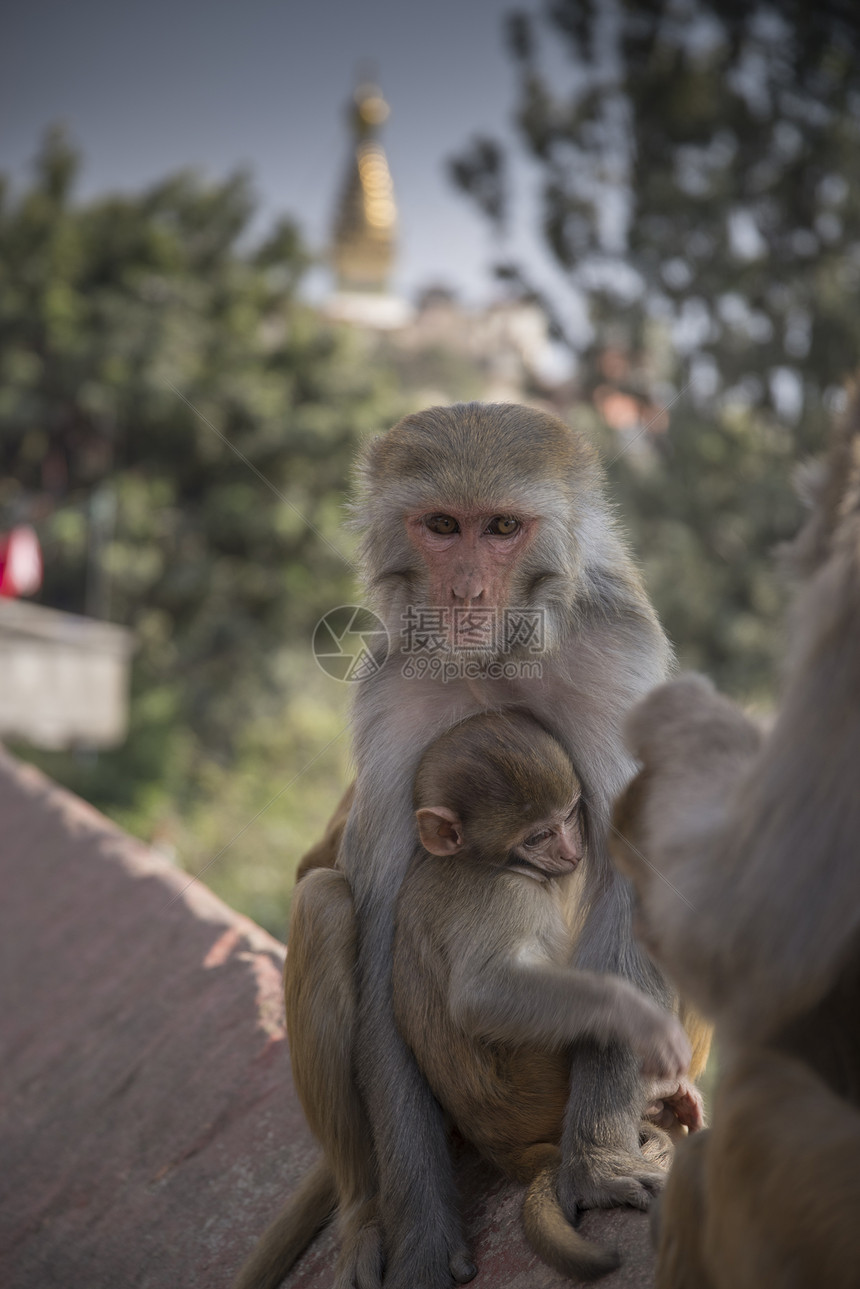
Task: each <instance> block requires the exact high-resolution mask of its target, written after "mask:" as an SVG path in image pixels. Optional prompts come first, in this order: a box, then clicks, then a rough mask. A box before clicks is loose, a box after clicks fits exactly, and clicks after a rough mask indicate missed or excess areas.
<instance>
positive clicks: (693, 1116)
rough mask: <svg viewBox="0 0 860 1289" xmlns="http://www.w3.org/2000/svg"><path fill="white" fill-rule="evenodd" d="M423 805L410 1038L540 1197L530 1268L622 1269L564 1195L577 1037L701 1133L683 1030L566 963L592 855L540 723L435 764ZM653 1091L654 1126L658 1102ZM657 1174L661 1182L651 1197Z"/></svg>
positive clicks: (438, 748)
mask: <svg viewBox="0 0 860 1289" xmlns="http://www.w3.org/2000/svg"><path fill="white" fill-rule="evenodd" d="M413 801H414V806H415V812H416V820H417V824H418V831H419V836H420V840H421V848H420V849H418V850H417V852H416V854H415V856H414V857H413V860H412V864H411V866H410V868H409V871H408V873H407V876H406V878H405V880H404V882H403V885H402V887H401V891H400V895H399V900H398V905H397V918H396V934H395V942H394V963H393V986H394V1011H395V1019H396V1021H397V1025H398V1028H399V1029H400V1032H401V1034H402V1036H403V1038H404V1040H405V1041H406V1043H407V1044H408V1045H409V1047H410V1048H411V1049H412V1052H413V1054H414V1056H415V1059H416V1061H417V1062H418V1065H419V1066H420V1068H421V1070H422V1072H423V1074H424V1076H425V1078H426V1079H427V1081H428V1083H429V1084H430V1086H431V1088H432V1090H433V1093H434V1095H435V1096H436V1098H437V1100H438V1101H439V1102H440V1104H441V1105H442V1106H443V1108H444V1109H445V1111H446V1112H447V1114H448V1115H449V1117H450V1119H451V1120H452V1121H453V1123H454V1124H455V1125H456V1126H457V1128H458V1129H459V1131H460V1132H461V1133H462V1135H463V1136H464V1137H466V1138H467V1139H468V1140H469V1141H471V1142H472V1143H473V1145H474V1146H476V1147H477V1149H478V1150H479V1151H480V1152H481V1154H482V1155H483V1156H484V1157H485V1158H487V1159H488V1160H490V1161H491V1162H492V1163H493V1164H495V1165H496V1166H497V1167H498V1168H499V1169H501V1170H502V1172H504V1173H505V1174H506V1175H507V1176H509V1177H512V1178H514V1179H516V1180H519V1181H522V1182H526V1183H528V1184H529V1186H528V1191H527V1193H526V1198H525V1202H524V1207H523V1224H524V1228H525V1233H526V1237H527V1239H528V1240H529V1243H530V1244H531V1245H532V1247H533V1248H534V1250H535V1252H536V1253H537V1254H538V1255H539V1256H540V1257H541V1258H543V1260H544V1261H545V1262H547V1263H549V1265H550V1266H552V1267H553V1268H555V1269H556V1270H557V1271H560V1272H561V1273H562V1274H564V1275H568V1276H572V1277H574V1278H579V1279H595V1278H596V1277H598V1276H600V1275H603V1274H605V1273H606V1272H608V1271H610V1270H612V1269H613V1268H614V1267H616V1266H617V1265H618V1255H617V1253H615V1252H614V1251H610V1250H603V1249H600V1248H598V1247H596V1246H595V1245H593V1244H591V1243H589V1242H588V1241H587V1240H585V1239H584V1238H583V1237H582V1236H581V1235H579V1234H578V1232H576V1231H575V1230H574V1229H573V1227H572V1226H571V1225H570V1222H571V1221H572V1220H573V1219H574V1218H575V1217H576V1213H575V1212H571V1213H568V1212H565V1211H564V1210H563V1208H562V1205H561V1204H560V1202H559V1200H558V1198H557V1195H556V1184H555V1183H556V1174H557V1172H558V1168H559V1165H560V1164H561V1151H560V1148H559V1143H560V1141H561V1138H562V1121H563V1118H564V1111H565V1105H566V1102H567V1099H568V1095H569V1090H570V1074H571V1046H572V1044H573V1043H574V1042H575V1041H576V1040H577V1039H580V1038H587V1039H590V1040H592V1041H597V1042H598V1043H603V1044H609V1043H611V1042H613V1041H620V1042H626V1043H629V1044H630V1045H631V1046H632V1047H633V1049H634V1051H635V1052H636V1053H637V1054H638V1056H639V1058H640V1061H641V1070H642V1073H643V1075H645V1076H646V1077H647V1078H650V1079H653V1080H655V1081H657V1082H658V1083H660V1084H665V1085H666V1086H665V1087H663V1088H661V1092H660V1095H662V1097H663V1107H662V1108H663V1111H664V1114H665V1112H666V1110H667V1108H668V1109H669V1110H670V1111H671V1115H673V1116H674V1118H675V1120H676V1121H677V1122H679V1123H681V1124H683V1125H685V1126H687V1127H688V1128H690V1129H695V1128H698V1127H700V1126H701V1124H702V1112H701V1099H700V1098H699V1096H698V1093H697V1092H696V1090H695V1088H693V1087H692V1085H690V1084H689V1083H686V1082H684V1081H683V1080H682V1075H683V1074H684V1071H685V1070H686V1069H687V1066H688V1064H689V1061H690V1054H691V1053H690V1046H689V1043H688V1041H687V1037H686V1035H685V1033H684V1031H683V1029H682V1028H681V1025H680V1023H679V1022H678V1020H677V1019H676V1018H675V1017H674V1016H673V1015H672V1014H671V1013H669V1012H668V1011H666V1010H664V1009H663V1008H662V1007H660V1006H658V1005H657V1004H656V1003H654V1002H652V1001H651V1000H650V999H649V998H647V997H646V995H645V994H643V993H641V992H640V991H639V990H638V989H636V988H634V987H633V986H632V985H630V984H628V983H627V982H626V981H625V980H623V979H622V978H621V977H620V976H613V975H604V974H600V973H597V972H590V971H583V970H578V969H576V968H575V967H574V966H572V965H571V960H572V958H573V952H574V946H575V939H576V931H577V929H578V926H577V924H576V909H577V906H578V904H580V903H581V897H582V892H581V889H579V888H580V883H581V878H582V874H581V873H577V868H578V866H579V864H580V862H581V861H582V859H583V857H584V854H585V848H586V821H585V818H584V812H583V802H582V796H581V787H580V784H579V780H578V778H577V776H576V774H575V772H574V769H573V766H572V765H571V763H570V761H569V759H568V757H567V755H566V753H565V752H564V750H563V749H562V747H561V746H560V744H559V743H557V742H556V741H555V739H553V738H552V737H551V736H550V735H549V734H548V733H547V732H546V731H545V730H544V729H543V728H542V727H541V726H540V725H539V724H538V723H537V722H536V721H535V720H534V719H533V718H532V717H531V716H529V715H527V714H526V713H525V712H520V711H516V710H512V711H507V712H505V713H492V712H483V713H480V714H479V715H477V716H472V717H470V718H469V719H467V720H465V721H463V722H462V723H461V724H459V725H456V726H454V727H453V728H452V729H451V730H449V731H448V733H446V734H444V735H443V736H442V737H441V738H439V739H438V740H437V741H436V742H435V743H433V744H432V745H431V746H430V747H429V748H428V750H427V751H426V752H425V753H424V756H423V758H422V760H421V763H420V765H419V768H418V772H417V775H416V778H415V787H414V794H413ZM647 1099H648V1098H647V1094H646V1091H645V1085H644V1084H643V1111H644V1110H645V1104H646V1101H647ZM662 1180H663V1179H662V1175H661V1174H660V1172H659V1170H658V1169H656V1168H655V1170H654V1178H653V1184H654V1188H655V1189H656V1188H657V1187H658V1186H659V1185H660V1183H661V1181H662Z"/></svg>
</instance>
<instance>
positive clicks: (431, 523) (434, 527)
mask: <svg viewBox="0 0 860 1289" xmlns="http://www.w3.org/2000/svg"><path fill="white" fill-rule="evenodd" d="M424 524H425V526H426V527H427V528H429V529H430V531H431V533H440V534H441V535H442V536H443V537H450V536H451V534H452V533H458V532H459V531H460V525H459V524H458V523H457V521H456V519H454V518H452V516H451V515H428V516H427V518H426V519H425V520H424Z"/></svg>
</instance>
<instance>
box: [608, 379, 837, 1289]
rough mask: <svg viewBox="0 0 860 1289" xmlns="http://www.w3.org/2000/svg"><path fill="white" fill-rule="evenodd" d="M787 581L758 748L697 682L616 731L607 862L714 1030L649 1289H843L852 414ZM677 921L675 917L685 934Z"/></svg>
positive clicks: (749, 730)
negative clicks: (776, 664)
mask: <svg viewBox="0 0 860 1289" xmlns="http://www.w3.org/2000/svg"><path fill="white" fill-rule="evenodd" d="M796 566H797V568H798V569H799V570H800V571H802V572H803V573H804V574H805V575H806V578H807V581H806V584H805V585H804V586H803V588H802V589H801V592H800V594H799V596H798V599H797V603H796V606H795V609H794V611H793V614H792V617H791V641H792V648H791V652H790V656H789V665H788V668H787V673H786V681H785V686H784V694H783V699H782V703H781V706H780V710H779V714H778V717H777V720H776V723H775V725H774V727H773V730H772V731H771V733H770V734H769V735H768V736H767V737H766V738H764V739H762V738H761V737H760V736H759V734H758V733H757V731H756V730H755V729H754V728H753V727H752V725H751V724H750V722H749V721H747V720H746V718H745V717H744V716H743V715H742V714H741V713H740V712H739V711H737V709H735V708H733V707H732V705H731V704H730V703H728V702H727V701H726V700H725V699H722V698H720V697H719V696H718V695H716V694H715V693H714V691H713V689H712V688H711V687H710V686H709V685H707V683H706V682H703V681H701V680H698V679H696V678H687V679H684V680H681V681H678V682H676V683H675V684H674V685H670V686H667V687H664V688H663V689H660V690H657V691H656V692H655V693H654V694H652V695H650V696H649V698H648V699H647V700H646V701H645V702H644V703H643V704H641V705H640V707H639V708H638V709H637V710H636V711H635V712H634V714H633V716H632V718H631V721H630V731H631V739H632V746H633V750H634V752H635V754H636V755H637V757H638V758H639V760H640V761H641V762H642V763H643V768H642V770H641V772H640V774H639V775H638V776H637V778H636V779H635V780H634V782H633V783H632V784H631V785H630V787H629V788H628V789H627V790H626V792H625V793H624V794H623V795H622V796H621V798H620V800H619V803H618V806H617V810H616V815H615V828H616V837H615V841H614V842H613V854H614V857H615V859H616V862H617V863H618V864H619V866H620V867H621V868H622V870H623V871H624V872H625V873H627V874H628V875H629V876H631V877H632V878H633V880H634V881H635V883H636V885H637V890H638V895H639V912H638V924H639V926H640V928H641V930H642V934H643V939H644V941H645V943H646V944H647V945H648V947H649V950H650V951H651V952H652V953H653V954H654V955H655V957H657V958H658V959H659V960H660V961H661V962H662V963H663V964H664V965H665V966H666V967H667V969H668V970H669V971H670V973H671V974H672V976H673V978H674V979H675V980H676V981H677V982H678V983H679V984H680V985H681V986H682V987H683V988H684V990H685V991H688V992H689V994H690V996H691V997H692V998H693V1000H694V1001H695V1002H696V1003H697V1004H698V1006H699V1007H701V1009H702V1011H703V1012H704V1013H705V1014H706V1015H708V1016H709V1017H711V1018H713V1019H714V1020H716V1022H717V1034H718V1037H719V1039H720V1043H721V1050H722V1053H723V1059H724V1062H725V1064H726V1066H727V1072H726V1073H725V1075H724V1077H723V1079H722V1081H721V1083H720V1086H719V1088H718V1092H717V1099H716V1105H715V1110H714V1128H713V1130H712V1132H711V1133H710V1134H709V1135H708V1137H707V1138H706V1139H702V1140H701V1141H696V1142H694V1143H690V1146H689V1147H687V1148H686V1149H683V1150H681V1151H679V1155H678V1160H677V1164H676V1168H675V1170H673V1173H672V1176H671V1179H670V1183H669V1186H668V1187H667V1191H666V1194H665V1196H664V1203H663V1210H662V1214H661V1222H660V1236H659V1266H658V1285H659V1286H660V1289H684V1287H687V1286H689V1289H694V1287H695V1289H700V1287H701V1289H730V1287H731V1289H752V1286H759V1285H771V1284H773V1285H792V1286H798V1287H799V1289H800V1287H803V1289H806V1287H807V1286H808V1287H809V1289H813V1287H815V1286H818V1285H828V1286H830V1285H834V1286H838V1287H840V1289H841V1286H845V1289H847V1287H848V1286H849V1285H854V1284H856V1283H858V1280H860V1240H858V1238H857V1233H856V1212H857V1201H858V1183H857V1176H858V1173H857V1159H858V1148H860V1118H858V1112H860V1031H858V1026H857V1008H858V1004H860V867H858V864H857V845H858V843H857V837H858V835H860V793H858V791H857V765H858V763H860V648H858V640H860V402H858V401H856V400H855V405H854V409H853V412H852V415H851V417H850V418H849V420H848V421H847V423H846V425H845V427H844V428H843V430H842V432H841V433H840V434H839V435H837V437H836V442H835V445H834V448H833V451H832V453H831V457H830V463H829V469H828V470H827V471H826V472H825V475H824V477H823V480H822V482H821V485H820V488H819V502H818V506H817V508H816V510H815V512H814V514H813V516H812V518H811V520H810V522H809V524H808V525H807V527H806V529H805V530H804V532H803V533H802V534H801V537H800V538H799V539H798V542H797V544H796ZM691 914H692V916H691Z"/></svg>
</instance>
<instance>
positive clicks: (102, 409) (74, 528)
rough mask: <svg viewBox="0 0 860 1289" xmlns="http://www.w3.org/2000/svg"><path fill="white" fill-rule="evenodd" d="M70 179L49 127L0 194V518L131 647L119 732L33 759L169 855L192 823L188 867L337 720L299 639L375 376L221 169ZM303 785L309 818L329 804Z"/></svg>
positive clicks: (77, 605)
mask: <svg viewBox="0 0 860 1289" xmlns="http://www.w3.org/2000/svg"><path fill="white" fill-rule="evenodd" d="M77 169H78V160H77V157H76V155H75V153H74V151H73V150H72V149H71V148H70V147H69V145H68V143H67V142H66V141H65V139H64V138H63V136H62V134H60V133H57V132H54V133H52V134H51V135H50V136H49V137H48V138H47V140H46V142H45V144H44V146H43V148H42V151H41V154H40V155H39V158H38V161H37V166H36V177H35V182H34V183H33V185H32V186H31V187H30V188H29V189H28V190H27V191H24V192H23V193H21V194H20V195H18V196H15V197H13V196H12V195H11V194H10V189H9V186H8V185H4V186H3V198H2V204H0V248H2V255H0V374H2V380H0V530H2V529H3V528H4V527H6V526H8V525H9V524H10V523H11V522H14V521H20V520H28V521H29V522H32V523H34V524H35V526H36V528H37V530H38V532H39V536H40V539H41V542H42V546H43V551H44V556H45V585H44V588H43V591H42V595H41V598H42V599H43V600H44V602H46V603H48V604H51V605H53V606H55V607H58V608H64V609H67V610H71V611H74V612H89V613H93V614H95V615H96V616H102V617H108V618H110V619H111V620H112V621H114V622H118V623H122V624H124V625H127V626H129V627H131V628H132V629H133V630H134V631H135V633H136V636H137V640H138V653H137V657H136V659H135V665H134V674H133V698H132V712H131V732H130V736H129V739H128V741H127V743H126V745H125V746H124V747H123V748H120V749H118V750H117V751H116V752H114V753H109V754H108V753H105V754H101V755H100V756H99V757H98V758H97V759H95V760H93V758H86V757H80V756H79V757H73V756H71V755H69V756H61V755H50V756H49V755H47V754H41V755H39V756H38V758H37V759H38V760H40V762H41V763H42V764H43V765H45V766H46V767H47V768H48V769H49V771H50V772H51V773H52V774H54V775H55V776H56V777H59V778H61V779H62V780H63V781H65V782H67V783H69V784H70V785H71V786H73V787H74V788H76V790H78V791H82V792H83V794H84V795H85V796H87V797H88V798H89V799H91V800H93V801H94V802H95V803H96V804H97V805H99V806H100V807H102V808H103V809H106V810H107V811H108V812H109V813H112V814H113V815H114V816H115V817H117V818H119V819H121V820H122V821H123V822H124V823H126V824H128V825H130V826H132V827H133V828H135V829H136V830H137V831H138V832H141V833H143V834H144V835H155V836H156V837H159V836H165V837H166V838H167V843H166V844H169V845H177V839H178V840H179V842H181V843H182V844H181V845H179V847H178V848H179V850H180V857H181V858H183V859H184V860H185V861H186V862H188V863H190V865H191V866H192V867H193V866H194V865H195V864H196V863H197V862H198V861H204V862H205V859H206V858H207V856H206V853H205V849H204V848H203V847H202V846H201V844H197V843H196V842H195V837H201V836H205V837H206V843H207V844H208V845H209V847H210V857H211V848H212V847H214V848H215V849H217V848H218V845H224V844H225V842H226V841H228V840H229V839H230V837H231V836H232V834H233V832H235V831H237V830H238V828H240V827H242V826H244V825H245V824H246V823H247V821H248V820H249V819H250V817H251V815H252V814H253V813H255V811H256V810H257V809H260V808H261V807H262V806H263V805H265V801H266V800H268V799H269V797H271V796H272V795H274V793H275V792H277V791H278V790H279V789H280V788H281V787H282V786H283V784H285V783H286V782H288V781H289V779H290V778H291V777H292V775H293V774H296V773H298V771H299V770H300V769H301V768H302V766H303V765H304V764H305V763H306V762H307V760H308V759H309V758H310V757H311V756H313V755H314V753H315V751H316V750H318V748H319V747H321V746H322V745H323V742H324V741H325V738H324V737H323V736H325V737H331V736H333V735H334V734H336V733H337V731H338V730H339V729H340V728H341V727H342V725H343V723H344V721H343V719H340V721H339V723H338V722H337V720H335V721H334V723H335V725H336V728H332V721H333V719H334V718H333V717H332V716H331V711H332V710H333V709H338V708H339V707H342V705H343V703H342V700H343V697H344V696H343V695H342V694H341V693H339V692H338V693H337V694H334V692H333V691H334V690H335V689H338V687H337V686H335V685H334V682H330V681H328V682H325V684H327V685H328V687H329V689H328V691H327V692H326V693H325V694H323V693H322V688H321V687H320V686H316V687H315V684H316V682H315V679H314V677H313V671H314V668H315V664H314V662H313V660H312V657H311V653H310V643H309V642H310V636H311V630H312V627H313V624H314V623H315V622H316V620H317V619H318V618H319V616H320V615H321V614H322V613H323V612H324V611H325V610H326V609H328V608H330V607H332V606H333V605H334V604H338V603H342V602H344V601H346V602H349V600H350V598H351V597H352V595H353V594H354V585H353V573H352V569H351V567H350V563H349V551H348V549H346V548H345V547H343V539H342V537H341V535H340V520H341V505H342V500H343V493H344V489H345V486H346V479H347V475H348V470H349V466H350V461H351V458H352V455H353V452H354V449H355V445H356V441H357V438H358V436H359V435H360V434H361V433H363V432H367V431H369V430H371V429H378V428H379V427H380V425H382V424H384V423H385V422H386V421H389V420H390V419H392V418H393V416H394V414H395V410H396V409H395V406H394V397H393V394H392V382H391V381H390V380H389V379H388V378H387V377H386V375H385V373H384V372H382V371H380V369H379V368H378V367H376V366H374V365H372V364H369V363H368V362H367V361H366V354H365V350H364V347H363V341H362V338H361V337H360V335H358V334H356V333H354V332H348V331H346V330H344V329H332V328H331V327H328V326H327V325H325V324H324V323H323V322H322V321H321V320H320V319H319V318H318V316H317V315H316V314H315V313H314V311H313V310H312V309H311V308H309V307H308V306H307V305H305V304H303V303H302V302H301V301H300V300H299V298H298V294H297V290H298V286H299V283H300V281H301V278H302V274H303V272H304V270H305V268H306V266H307V264H308V257H307V254H306V252H305V250H304V249H303V246H302V243H301V239H300V237H299V234H298V232H297V230H296V228H295V226H294V225H293V224H292V223H290V222H289V221H284V222H283V223H281V224H280V225H279V226H278V227H277V228H276V229H275V230H274V232H273V233H272V234H271V236H269V237H268V238H267V239H266V240H265V241H263V242H262V243H261V244H259V245H256V246H255V245H253V244H252V242H251V239H250V236H249V224H250V220H251V217H252V214H253V203H252V200H251V196H250V192H249V187H248V183H247V181H246V180H245V179H244V178H243V177H242V176H237V177H234V178H231V179H229V180H228V181H227V182H225V183H221V184H216V185H206V184H203V183H202V182H201V181H200V180H199V179H197V178H195V177H194V175H192V174H180V175H176V176H174V177H172V178H169V179H167V180H166V181H165V182H163V183H159V184H158V185H157V186H155V187H154V188H152V189H151V190H149V191H147V192H144V193H142V194H140V195H134V196H122V197H109V198H103V199H100V200H97V201H93V202H90V203H88V204H78V203H75V202H74V201H73V195H72V194H73V183H74V179H75V175H76V172H77ZM342 549H346V557H344V556H342V555H341V554H340V553H339V552H340V551H341V550H342ZM308 669H310V672H309V671H308ZM311 694H316V695H317V699H318V702H319V713H320V719H319V721H318V722H317V724H318V725H319V731H318V733H317V734H316V735H313V734H312V732H311V727H312V726H313V724H314V722H313V721H312V720H311V719H310V718H309V717H308V714H307V704H308V701H309V696H310V695H311ZM296 704H298V705H299V707H300V708H301V712H300V715H299V717H296V711H297V710H298V709H297V708H296ZM291 714H292V715H291ZM294 717H295V719H293V718H294ZM292 726H295V727H296V729H297V730H299V731H300V733H299V734H298V735H297V736H296V737H295V738H291V727H292ZM341 760H342V755H341ZM240 763H241V764H240ZM251 767H253V774H252V778H253V783H252V784H251V783H249V781H248V775H247V773H245V771H247V770H249V769H250V768H251ZM328 773H329V776H331V773H332V771H331V768H330V765H329V770H328ZM231 775H234V776H235V784H239V785H241V784H243V783H244V784H245V785H246V787H247V791H246V790H245V789H244V788H242V787H241V786H240V787H237V786H235V784H234V785H233V786H232V787H231V788H230V790H229V791H228V784H229V783H230V776H231ZM311 778H312V779H313V775H312V776H311ZM302 789H304V798H305V799H308V800H310V799H313V802H314V806H315V810H316V813H315V817H314V819H313V821H312V824H311V828H310V831H314V830H315V829H317V828H318V827H319V825H320V822H321V819H322V818H323V817H324V813H325V810H326V807H327V806H328V805H329V804H331V802H330V800H329V799H328V798H327V799H326V800H325V801H324V802H323V804H322V805H320V801H319V794H318V795H317V797H314V793H313V791H310V792H309V790H308V785H307V783H304V782H303V783H302V785H301V788H300V789H299V794H301V791H302ZM323 795H324V794H323ZM203 820H210V821H215V824H216V826H215V827H212V826H204V827H201V826H199V825H200V824H201V821H203ZM194 821H196V823H194ZM294 831H295V830H294ZM299 832H300V833H301V829H299ZM257 840H258V841H259V838H258V839H257ZM294 840H295V839H294ZM305 840H307V837H306V836H300V837H299V838H298V840H297V841H296V845H301V844H302V842H303V841H305ZM216 843H217V845H216ZM278 844H280V843H279V842H277V841H273V842H272V843H271V847H272V848H275V847H276V845H278ZM264 849H265V847H264ZM273 854H274V850H273ZM271 857H272V856H270V858H271ZM296 857H297V854H294V855H292V856H282V857H281V862H282V867H283V866H284V861H285V860H288V859H289V858H293V859H294V858H296ZM262 867H265V865H261V868H262ZM286 867H287V875H286V877H285V879H284V880H285V881H288V880H289V866H288V865H287V866H286ZM223 869H224V865H223V864H219V865H218V866H217V869H216V870H213V877H214V878H215V884H216V885H217V884H218V879H219V876H220V874H221V872H222V870H223ZM266 908H267V909H268V917H267V920H268V921H269V923H270V925H271V924H272V918H273V917H274V913H273V911H272V907H271V901H269V904H268V905H267V906H266ZM251 911H253V912H257V913H259V912H260V911H261V910H260V909H259V908H255V907H253V905H252V908H251ZM264 915H265V910H264Z"/></svg>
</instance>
